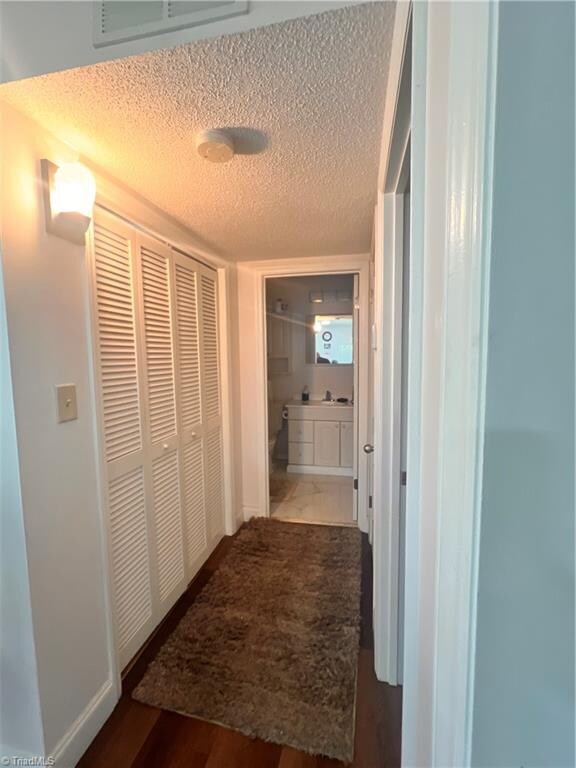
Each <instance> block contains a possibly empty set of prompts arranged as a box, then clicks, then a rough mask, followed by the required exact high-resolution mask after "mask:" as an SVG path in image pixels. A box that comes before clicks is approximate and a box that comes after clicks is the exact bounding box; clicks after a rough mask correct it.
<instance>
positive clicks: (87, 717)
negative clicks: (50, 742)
mask: <svg viewBox="0 0 576 768" xmlns="http://www.w3.org/2000/svg"><path fill="white" fill-rule="evenodd" d="M116 701H117V699H116V687H115V685H114V681H113V680H107V681H106V682H105V683H104V685H103V686H102V687H101V688H100V690H99V691H98V692H97V693H96V694H95V695H94V697H93V698H92V700H91V701H90V702H89V704H88V706H87V707H86V708H85V709H84V711H83V712H82V713H81V714H80V715H79V717H78V718H77V719H76V720H75V721H74V722H73V723H72V725H71V726H70V728H69V729H68V731H67V732H66V733H65V734H64V736H63V737H62V739H61V740H60V741H59V742H58V744H57V746H56V749H55V750H54V751H53V752H52V754H51V757H53V758H54V764H55V765H57V766H58V767H59V768H72V766H74V765H76V763H77V762H78V761H79V760H80V758H81V757H82V755H83V754H84V752H85V751H86V750H87V749H88V747H89V746H90V744H91V742H92V741H93V739H94V736H95V734H97V733H98V731H99V730H100V729H101V728H102V726H103V725H104V723H105V722H106V720H107V719H108V718H109V717H110V715H111V714H112V710H113V709H114V707H115V706H116Z"/></svg>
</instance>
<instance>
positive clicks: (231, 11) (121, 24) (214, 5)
mask: <svg viewBox="0 0 576 768" xmlns="http://www.w3.org/2000/svg"><path fill="white" fill-rule="evenodd" d="M94 6H95V12H94V45H95V46H96V47H99V46H102V45H112V44H113V43H123V42H126V41H127V40H136V39H137V38H140V37H148V36H150V35H159V34H162V33H163V32H173V31H174V30H176V29H185V28H186V27H195V26H197V25H198V24H209V23H210V22H212V21H218V20H220V19H225V18H227V17H229V16H239V15H240V14H243V13H247V12H248V2H247V1H246V0H197V1H195V0H100V1H99V2H96V3H94Z"/></svg>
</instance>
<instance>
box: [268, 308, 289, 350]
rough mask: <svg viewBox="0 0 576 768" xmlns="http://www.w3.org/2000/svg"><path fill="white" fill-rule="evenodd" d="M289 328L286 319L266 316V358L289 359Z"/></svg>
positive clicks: (279, 316) (277, 316)
mask: <svg viewBox="0 0 576 768" xmlns="http://www.w3.org/2000/svg"><path fill="white" fill-rule="evenodd" d="M290 347H291V326H290V323H289V321H288V318H286V317H282V316H281V315H268V356H269V357H290Z"/></svg>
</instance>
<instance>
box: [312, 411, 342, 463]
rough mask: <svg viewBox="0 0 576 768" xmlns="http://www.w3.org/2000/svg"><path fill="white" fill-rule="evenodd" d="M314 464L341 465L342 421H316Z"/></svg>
mask: <svg viewBox="0 0 576 768" xmlns="http://www.w3.org/2000/svg"><path fill="white" fill-rule="evenodd" d="M314 464H316V466H318V467H339V466H340V422H339V421H316V422H314Z"/></svg>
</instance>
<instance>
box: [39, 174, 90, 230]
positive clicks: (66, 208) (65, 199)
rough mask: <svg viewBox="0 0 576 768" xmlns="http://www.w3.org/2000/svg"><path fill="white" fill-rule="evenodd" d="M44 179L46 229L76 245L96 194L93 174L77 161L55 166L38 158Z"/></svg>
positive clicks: (88, 220) (86, 224) (87, 221)
mask: <svg viewBox="0 0 576 768" xmlns="http://www.w3.org/2000/svg"><path fill="white" fill-rule="evenodd" d="M40 172H41V175H42V181H43V183H44V213H45V218H46V231H47V232H50V233H51V234H53V235H57V236H58V237H62V238H64V239H65V240H69V241H70V242H72V243H76V244H77V245H84V235H85V233H86V230H87V229H88V227H89V226H90V220H91V218H92V208H93V207H94V200H95V198H96V183H95V181H94V177H93V176H92V174H91V173H90V171H89V170H88V168H86V167H85V166H84V165H82V164H81V163H63V164H62V165H60V166H58V165H55V164H54V163H51V162H50V161H49V160H41V161H40Z"/></svg>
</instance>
